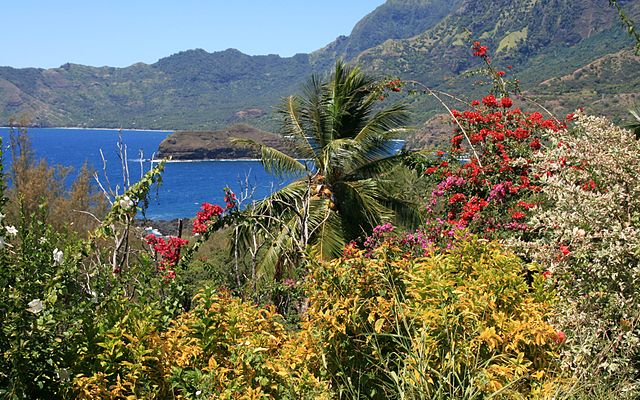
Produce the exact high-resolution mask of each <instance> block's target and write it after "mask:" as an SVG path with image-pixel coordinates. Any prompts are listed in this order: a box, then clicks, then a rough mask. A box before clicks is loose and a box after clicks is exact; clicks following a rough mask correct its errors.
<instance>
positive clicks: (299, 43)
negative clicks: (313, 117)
mask: <svg viewBox="0 0 640 400" xmlns="http://www.w3.org/2000/svg"><path fill="white" fill-rule="evenodd" d="M382 3H384V0H316V1H309V0H226V1H224V0H208V1H207V0H173V1H169V0H155V1H152V0H7V1H3V4H2V15H3V18H2V31H1V33H0V35H1V41H0V65H3V66H4V65H8V66H12V67H20V68H22V67H42V68H51V67H58V66H60V65H62V64H64V63H67V62H71V63H78V64H87V65H93V66H103V65H109V66H114V67H123V66H128V65H131V64H133V63H136V62H140V61H142V62H145V63H153V62H155V61H157V60H158V59H159V58H162V57H165V56H168V55H170V54H173V53H176V52H178V51H182V50H188V49H194V48H202V49H205V50H207V51H210V52H213V51H219V50H225V49H227V48H237V49H238V50H240V51H242V52H244V53H247V54H280V55H282V56H292V55H294V54H295V53H308V52H311V51H313V50H317V49H318V48H320V47H322V46H324V45H326V44H328V43H329V42H331V41H332V40H333V39H335V38H336V37H337V36H339V35H348V34H349V33H350V32H351V28H353V26H354V25H355V23H356V22H358V20H360V19H361V18H362V17H363V16H365V15H366V14H368V13H369V12H371V11H373V10H374V9H375V8H376V7H377V6H379V5H380V4H382Z"/></svg>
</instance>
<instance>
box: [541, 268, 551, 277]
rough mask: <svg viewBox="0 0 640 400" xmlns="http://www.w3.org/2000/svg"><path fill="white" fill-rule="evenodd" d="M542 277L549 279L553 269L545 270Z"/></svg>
mask: <svg viewBox="0 0 640 400" xmlns="http://www.w3.org/2000/svg"><path fill="white" fill-rule="evenodd" d="M542 277H543V278H544V279H549V278H551V271H549V270H546V271H544V272H543V273H542Z"/></svg>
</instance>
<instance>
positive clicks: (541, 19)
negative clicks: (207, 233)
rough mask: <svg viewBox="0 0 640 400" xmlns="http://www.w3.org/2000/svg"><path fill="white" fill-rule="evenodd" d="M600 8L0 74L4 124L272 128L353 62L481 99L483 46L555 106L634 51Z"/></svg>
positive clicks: (439, 18) (544, 2) (423, 111)
mask: <svg viewBox="0 0 640 400" xmlns="http://www.w3.org/2000/svg"><path fill="white" fill-rule="evenodd" d="M619 3H620V4H622V6H624V7H626V9H627V11H628V13H629V14H630V15H631V16H632V17H634V18H635V17H637V16H638V15H639V14H640V4H638V3H637V2H635V3H634V2H633V1H626V2H625V1H620V2H619ZM606 4H607V2H606V1H603V0H585V1H584V2H580V3H575V2H573V1H570V0H514V1H506V0H494V1H487V0H484V1H477V0H450V1H444V0H388V1H387V2H385V3H384V4H382V5H381V6H379V7H377V8H376V9H375V10H373V11H372V12H371V13H369V14H368V15H367V16H365V17H364V18H363V19H362V20H361V21H359V22H358V23H357V24H356V25H355V26H354V28H353V30H352V32H351V34H350V35H349V36H346V37H338V38H337V39H336V40H335V41H333V42H331V43H329V44H328V45H327V46H325V47H323V48H321V49H319V50H317V51H315V52H312V53H310V54H304V53H301V54H296V55H294V56H292V57H280V56H278V55H275V54H269V55H259V56H250V55H247V54H244V53H242V52H240V51H238V50H236V49H226V50H222V51H217V52H212V53H209V52H207V51H205V50H202V49H191V50H185V51H182V52H178V53H175V54H172V55H170V56H167V57H163V58H161V59H159V60H158V61H157V62H155V63H153V64H145V63H135V64H132V65H131V66H129V67H119V68H118V67H108V66H104V67H90V66H84V65H80V64H71V63H67V64H64V65H62V66H60V67H58V68H50V69H42V68H23V69H16V68H11V67H0V124H2V125H6V124H7V123H8V121H9V118H10V117H12V116H18V115H21V114H27V115H30V116H31V118H32V123H33V124H34V125H39V126H53V125H55V126H86V127H91V126H101V127H110V128H118V127H129V128H150V129H174V130H176V129H190V130H197V129H207V130H211V129H220V128H223V127H225V126H227V125H231V124H234V123H250V124H252V125H255V126H257V127H260V128H262V129H266V130H275V129H276V127H277V126H276V122H275V121H274V120H273V118H272V109H273V107H274V106H275V105H277V104H278V103H279V101H280V99H281V98H282V97H284V96H287V95H290V94H292V93H296V92H298V91H299V89H300V87H301V85H302V83H303V82H305V81H306V80H307V79H308V78H309V76H310V75H312V74H322V73H326V71H327V70H328V69H329V67H330V66H331V65H332V64H333V62H334V60H335V59H336V58H344V59H346V60H348V61H355V62H357V63H359V64H360V65H362V67H363V68H364V69H365V70H366V71H367V72H370V73H373V74H375V75H378V76H399V77H401V78H404V79H412V80H418V81H421V82H423V83H425V84H427V85H432V86H434V87H437V88H440V89H443V90H453V91H457V92H460V91H464V92H465V93H467V92H468V94H470V95H476V93H481V91H482V90H484V89H482V90H480V89H479V88H474V87H472V86H471V85H470V84H469V82H468V80H466V81H465V79H463V78H461V76H463V75H464V74H465V72H466V71H468V70H469V69H470V68H473V67H475V66H477V64H478V63H477V60H473V59H472V57H471V56H470V54H471V53H470V50H469V47H470V43H471V41H472V40H478V39H479V40H482V41H483V43H486V44H487V45H489V46H490V49H491V50H493V51H495V52H496V54H495V61H496V62H498V63H500V64H503V63H504V64H505V65H507V64H513V66H514V68H513V72H514V73H515V74H516V75H518V77H520V79H521V80H522V81H523V83H524V84H526V85H527V89H529V90H532V91H534V92H535V91H537V90H541V91H542V93H543V95H544V96H547V97H549V98H550V97H552V96H554V95H559V94H560V93H561V91H560V90H556V91H555V92H554V90H553V87H551V88H549V87H541V86H540V83H541V82H543V81H549V80H550V79H551V80H552V79H553V78H554V77H557V76H564V75H566V74H567V73H569V72H570V71H572V70H575V69H576V68H579V67H582V66H586V65H588V64H589V63H591V62H593V61H594V60H595V59H597V58H599V57H603V56H606V55H607V54H612V53H615V52H618V51H620V50H622V49H624V48H626V47H630V46H631V43H632V40H631V39H630V38H628V37H627V36H625V32H624V30H623V29H622V28H621V27H620V24H619V21H618V20H617V14H616V13H615V12H614V10H613V9H611V8H609V7H607V6H606ZM594 37H595V38H597V40H595V39H593V38H594ZM577 64H579V65H577ZM627 69H628V68H627ZM638 69H639V70H640V68H638ZM632 75H633V76H632V79H631V81H629V82H627V84H626V85H625V84H621V85H618V86H619V87H622V89H623V91H624V92H625V93H630V91H633V90H635V87H636V86H637V83H638V82H637V80H638V79H640V77H637V76H636V75H634V74H632ZM452 77H456V78H455V79H451V78H452ZM609 80H610V79H609V78H608V77H606V76H605V77H601V78H600V81H599V82H595V81H590V82H589V84H590V85H595V86H594V88H595V90H596V91H601V90H607V88H608V87H609V86H608V83H607V82H608V81H609ZM585 84H586V82H585ZM634 98H635V97H634ZM578 100H579V99H575V98H570V101H569V102H568V103H567V104H566V107H565V108H566V109H568V108H570V107H573V106H576V105H578V103H579V101H578ZM409 101H410V102H414V103H415V104H416V106H417V110H418V111H417V117H416V121H415V122H416V123H420V121H424V120H426V119H427V118H428V117H429V116H430V115H432V114H433V113H434V112H435V107H436V105H435V104H434V103H433V102H430V101H429V100H423V99H411V100H409ZM636 101H637V100H636ZM625 107H626V108H628V107H627V104H619V106H616V107H614V108H615V110H613V112H612V115H613V116H619V115H620V114H621V113H622V112H623V110H624V108H625ZM561 111H564V109H560V108H559V109H558V112H561ZM595 111H599V110H595Z"/></svg>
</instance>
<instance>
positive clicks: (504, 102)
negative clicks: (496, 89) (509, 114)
mask: <svg viewBox="0 0 640 400" xmlns="http://www.w3.org/2000/svg"><path fill="white" fill-rule="evenodd" d="M500 104H501V105H502V107H503V108H511V106H513V100H511V99H510V98H508V97H503V98H502V99H500Z"/></svg>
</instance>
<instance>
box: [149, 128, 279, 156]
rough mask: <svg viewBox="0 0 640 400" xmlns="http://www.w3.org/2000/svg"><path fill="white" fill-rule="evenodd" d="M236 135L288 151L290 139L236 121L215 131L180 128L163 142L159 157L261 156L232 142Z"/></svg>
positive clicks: (159, 148) (159, 149)
mask: <svg viewBox="0 0 640 400" xmlns="http://www.w3.org/2000/svg"><path fill="white" fill-rule="evenodd" d="M232 137H237V138H243V139H251V140H254V141H256V142H259V143H263V144H265V145H267V146H271V147H275V148H276V149H278V150H281V151H284V152H288V148H287V143H286V142H285V141H284V140H283V139H282V138H281V137H280V136H277V135H274V134H273V133H269V132H265V131H262V130H260V129H256V128H253V127H251V126H249V125H245V124H239V125H233V126H230V127H228V128H226V129H223V130H219V131H213V132H205V131H199V132H187V131H185V132H176V133H173V134H171V135H169V136H167V138H166V139H164V140H163V141H162V143H160V146H159V147H158V157H159V158H171V159H173V160H207V159H239V158H259V157H260V155H259V154H258V153H257V152H256V151H255V150H252V149H249V148H246V147H242V146H238V145H235V144H232V143H231V141H230V140H229V139H230V138H232Z"/></svg>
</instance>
